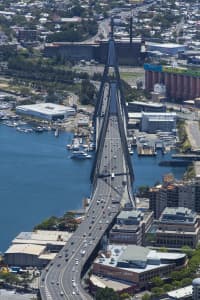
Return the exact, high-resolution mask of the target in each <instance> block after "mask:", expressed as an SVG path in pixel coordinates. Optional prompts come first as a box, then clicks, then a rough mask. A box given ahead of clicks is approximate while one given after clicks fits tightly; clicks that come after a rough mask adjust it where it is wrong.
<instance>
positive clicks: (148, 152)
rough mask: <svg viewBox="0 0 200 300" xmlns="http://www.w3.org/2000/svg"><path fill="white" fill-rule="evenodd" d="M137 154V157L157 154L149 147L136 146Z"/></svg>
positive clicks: (153, 148)
mask: <svg viewBox="0 0 200 300" xmlns="http://www.w3.org/2000/svg"><path fill="white" fill-rule="evenodd" d="M137 152H138V155H139V156H155V155H156V154H157V153H156V150H155V147H152V146H149V147H142V146H138V147H137Z"/></svg>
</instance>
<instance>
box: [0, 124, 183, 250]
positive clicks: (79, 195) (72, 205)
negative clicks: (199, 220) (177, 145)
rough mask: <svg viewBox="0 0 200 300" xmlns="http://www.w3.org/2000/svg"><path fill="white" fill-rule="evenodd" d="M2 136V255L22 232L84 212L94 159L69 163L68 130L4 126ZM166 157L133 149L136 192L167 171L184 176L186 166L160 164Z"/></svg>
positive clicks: (0, 230)
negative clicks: (27, 131)
mask: <svg viewBox="0 0 200 300" xmlns="http://www.w3.org/2000/svg"><path fill="white" fill-rule="evenodd" d="M20 126H21V125H20ZM0 138H1V147H0V164H1V168H0V182H1V186H0V199H1V200H2V202H1V203H2V207H1V210H0V228H1V229H0V251H4V250H5V249H6V247H7V246H8V244H9V243H10V241H11V240H12V238H13V237H14V236H15V235H16V234H17V233H18V232H20V231H28V230H31V229H32V228H33V227H34V226H35V225H36V224H38V223H40V222H41V221H42V220H44V219H46V218H48V217H49V216H52V215H56V216H60V215H63V214H64V212H66V211H68V210H76V209H80V208H82V199H83V198H85V197H89V196H90V186H89V185H88V182H89V180H90V179H89V177H90V171H91V165H92V159H84V160H76V159H75V160H74V159H70V155H71V153H72V152H71V151H70V150H68V149H66V145H67V144H69V145H71V143H72V140H73V138H74V136H73V134H72V133H69V132H62V131H61V132H60V134H59V137H58V138H55V136H54V131H53V130H50V131H49V130H46V131H44V132H43V133H42V134H38V133H36V132H32V133H31V134H22V133H21V132H19V131H17V130H15V128H13V127H8V126H4V125H3V124H2V123H0ZM82 142H83V145H84V139H83V141H82ZM164 159H165V160H171V153H170V152H169V153H167V154H166V155H164V157H163V155H162V153H161V151H157V155H156V156H152V157H151V156H149V157H148V156H144V157H143V156H138V154H137V151H134V153H133V155H131V160H132V163H133V166H134V173H135V182H134V191H135V190H136V189H137V188H138V187H139V186H141V185H149V186H152V185H154V184H155V183H156V182H158V181H160V182H161V181H162V176H163V174H166V173H173V174H174V176H175V177H176V178H177V179H179V178H181V177H182V176H183V174H184V172H185V170H186V167H185V166H181V167H175V166H163V167H161V166H159V162H160V161H162V160H164ZM152 170H153V172H152ZM11 174H12V176H11ZM77 182H78V186H77ZM13 195H14V196H13ZM58 204H59V205H58ZM11 207H12V209H11ZM13 222H14V223H15V226H13ZM5 228H6V233H5V231H4V229H5Z"/></svg>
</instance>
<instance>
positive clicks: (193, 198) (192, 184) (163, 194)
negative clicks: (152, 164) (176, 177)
mask: <svg viewBox="0 0 200 300" xmlns="http://www.w3.org/2000/svg"><path fill="white" fill-rule="evenodd" d="M199 199H200V178H198V177H196V178H195V179H192V180H188V181H170V182H164V183H163V184H162V185H157V186H155V187H152V188H150V190H149V208H150V210H152V211H153V212H154V218H156V219H158V218H159V217H160V215H161V213H162V211H163V209H164V208H165V207H167V206H168V207H179V206H180V207H187V208H189V209H191V210H193V211H196V212H198V213H200V201H199Z"/></svg>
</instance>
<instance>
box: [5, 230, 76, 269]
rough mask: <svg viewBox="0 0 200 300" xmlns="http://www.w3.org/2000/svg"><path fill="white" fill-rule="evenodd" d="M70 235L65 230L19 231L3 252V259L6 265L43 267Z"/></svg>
mask: <svg viewBox="0 0 200 300" xmlns="http://www.w3.org/2000/svg"><path fill="white" fill-rule="evenodd" d="M71 235H72V233H69V232H66V231H49V230H36V231H33V232H21V233H20V234H19V235H17V237H16V238H15V239H14V240H13V241H12V245H11V246H10V247H9V248H8V249H7V251H6V252H5V257H4V260H5V262H6V264H7V265H13V266H20V267H27V266H32V267H44V266H46V265H47V264H48V263H49V261H51V260H52V259H54V258H55V256H56V254H57V252H59V251H60V250H61V249H62V247H63V246H64V245H65V244H66V242H67V241H68V239H69V238H70V237H71Z"/></svg>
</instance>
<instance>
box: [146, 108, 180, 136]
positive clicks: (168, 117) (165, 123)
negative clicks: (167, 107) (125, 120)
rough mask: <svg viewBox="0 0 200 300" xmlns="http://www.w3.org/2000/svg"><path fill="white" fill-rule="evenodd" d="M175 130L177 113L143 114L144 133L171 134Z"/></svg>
mask: <svg viewBox="0 0 200 300" xmlns="http://www.w3.org/2000/svg"><path fill="white" fill-rule="evenodd" d="M174 129H176V113H161V112H160V113H153V112H151V113H148V112H143V113H142V119H141V130H142V131H146V132H149V133H155V132H156V131H158V130H160V131H164V132H171V131H173V130H174Z"/></svg>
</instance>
